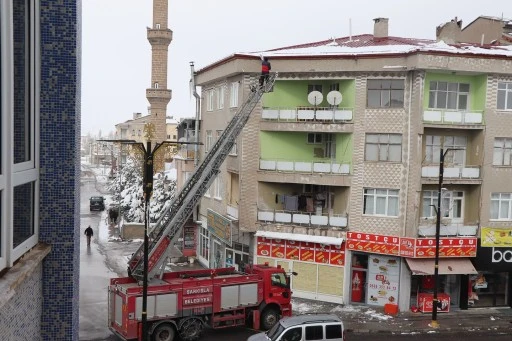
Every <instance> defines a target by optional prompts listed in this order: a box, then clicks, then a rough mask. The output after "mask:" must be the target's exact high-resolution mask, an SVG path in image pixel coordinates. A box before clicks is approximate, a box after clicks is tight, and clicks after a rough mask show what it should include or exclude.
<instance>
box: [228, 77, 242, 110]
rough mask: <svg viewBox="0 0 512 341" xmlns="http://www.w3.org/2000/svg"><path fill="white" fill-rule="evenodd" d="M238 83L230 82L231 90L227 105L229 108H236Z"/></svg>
mask: <svg viewBox="0 0 512 341" xmlns="http://www.w3.org/2000/svg"><path fill="white" fill-rule="evenodd" d="M239 87H240V84H238V82H233V83H231V91H230V97H229V106H230V107H231V108H236V107H237V106H238V88H239Z"/></svg>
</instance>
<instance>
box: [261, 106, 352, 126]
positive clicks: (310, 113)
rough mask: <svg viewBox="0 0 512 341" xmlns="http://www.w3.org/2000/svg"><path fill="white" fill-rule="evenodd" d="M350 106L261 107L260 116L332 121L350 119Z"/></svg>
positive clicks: (270, 118)
mask: <svg viewBox="0 0 512 341" xmlns="http://www.w3.org/2000/svg"><path fill="white" fill-rule="evenodd" d="M352 111H353V109H352V108H334V109H333V108H329V107H317V108H316V109H315V108H314V107H296V108H263V112H262V114H261V118H262V119H264V120H276V121H284V122H322V123H325V122H333V123H343V122H350V121H352Z"/></svg>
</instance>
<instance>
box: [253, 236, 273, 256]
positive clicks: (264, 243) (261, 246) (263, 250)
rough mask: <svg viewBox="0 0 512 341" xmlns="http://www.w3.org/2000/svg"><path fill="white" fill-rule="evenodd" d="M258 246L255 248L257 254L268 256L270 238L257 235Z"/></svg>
mask: <svg viewBox="0 0 512 341" xmlns="http://www.w3.org/2000/svg"><path fill="white" fill-rule="evenodd" d="M257 243H258V246H257V248H256V254H257V255H258V256H264V257H268V256H270V245H271V239H268V238H265V237H258V241H257Z"/></svg>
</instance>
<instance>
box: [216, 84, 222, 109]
mask: <svg viewBox="0 0 512 341" xmlns="http://www.w3.org/2000/svg"><path fill="white" fill-rule="evenodd" d="M223 108H224V86H223V85H221V86H220V87H219V88H218V89H217V109H223Z"/></svg>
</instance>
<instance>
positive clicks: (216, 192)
mask: <svg viewBox="0 0 512 341" xmlns="http://www.w3.org/2000/svg"><path fill="white" fill-rule="evenodd" d="M213 197H214V198H215V199H222V178H220V177H219V176H217V177H216V178H215V180H214V181H213Z"/></svg>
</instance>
